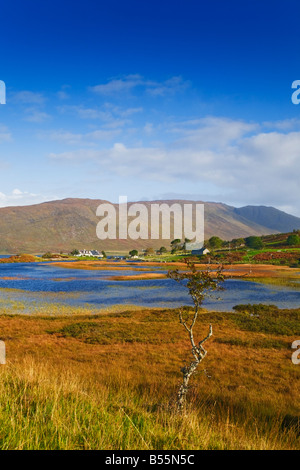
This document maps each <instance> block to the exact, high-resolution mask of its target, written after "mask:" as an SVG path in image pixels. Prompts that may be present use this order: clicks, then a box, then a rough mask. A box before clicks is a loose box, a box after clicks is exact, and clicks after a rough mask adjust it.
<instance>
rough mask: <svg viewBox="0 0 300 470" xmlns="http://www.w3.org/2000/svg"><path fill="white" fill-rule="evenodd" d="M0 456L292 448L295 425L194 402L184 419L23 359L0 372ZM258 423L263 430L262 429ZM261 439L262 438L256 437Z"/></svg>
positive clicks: (130, 390) (139, 394) (131, 394)
mask: <svg viewBox="0 0 300 470" xmlns="http://www.w3.org/2000/svg"><path fill="white" fill-rule="evenodd" d="M0 378H1V381H0V424H1V432H0V448H1V449H2V450H4V449H19V450H21V449H41V450H43V449H121V450H126V449H232V448H238V449H275V448H276V449H278V448H295V444H296V440H295V439H296V432H297V429H296V428H297V423H296V421H295V420H294V421H295V422H294V423H293V425H292V426H287V425H286V424H285V421H287V418H285V419H284V418H282V417H280V416H275V417H274V416H272V417H271V416H270V415H269V413H268V410H267V409H266V410H263V411H264V413H262V411H261V414H263V416H259V415H258V414H257V412H256V416H255V415H253V414H252V413H253V411H254V410H252V409H251V405H250V404H249V403H248V404H247V406H246V407H245V406H244V405H242V404H240V406H241V409H240V410H239V414H237V411H238V410H237V407H233V406H232V405H229V406H227V408H225V407H224V406H222V404H220V403H218V402H216V401H215V402H214V403H212V402H211V403H210V402H209V401H208V402H207V403H205V401H203V402H201V401H200V402H199V401H198V400H195V403H192V405H193V406H190V409H188V410H187V412H186V414H185V415H184V416H178V415H176V414H175V413H174V412H173V411H172V409H171V408H168V407H167V406H162V405H161V404H160V405H158V404H157V403H155V400H153V396H152V397H151V400H149V396H148V397H147V398H148V399H147V400H145V395H146V393H145V391H143V390H142V389H140V390H139V389H135V388H134V387H130V386H129V387H126V388H125V389H123V392H122V393H121V392H120V390H118V391H116V390H113V388H110V387H109V386H108V384H106V385H101V386H98V387H94V386H92V385H91V384H90V383H84V382H83V381H81V380H79V379H78V377H77V376H76V375H75V374H73V373H71V372H70V371H69V370H68V368H65V369H63V370H61V371H60V372H59V373H58V371H57V369H56V368H55V367H53V366H49V364H47V363H43V364H40V363H39V362H36V361H35V360H33V359H32V358H30V357H27V358H26V359H25V360H23V361H22V362H21V363H20V364H18V365H15V366H12V365H11V364H9V365H8V366H7V367H5V368H2V369H1V372H0ZM262 418H263V419H264V422H263V424H262ZM262 431H263V433H262Z"/></svg>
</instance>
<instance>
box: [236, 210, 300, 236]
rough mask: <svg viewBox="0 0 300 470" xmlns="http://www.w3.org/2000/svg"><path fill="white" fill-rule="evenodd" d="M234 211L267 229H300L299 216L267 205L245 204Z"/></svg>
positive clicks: (287, 230)
mask: <svg viewBox="0 0 300 470" xmlns="http://www.w3.org/2000/svg"><path fill="white" fill-rule="evenodd" d="M235 213H236V214H238V215H240V216H242V217H245V219H247V220H249V221H252V222H254V223H255V224H258V225H263V226H264V227H266V228H267V229H269V230H274V231H278V232H292V231H293V230H294V229H296V230H298V229H300V218H299V217H295V216H293V215H290V214H287V213H286V212H283V211H280V210H279V209H275V207H267V206H245V207H240V208H239V209H235Z"/></svg>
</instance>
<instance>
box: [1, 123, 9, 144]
mask: <svg viewBox="0 0 300 470" xmlns="http://www.w3.org/2000/svg"><path fill="white" fill-rule="evenodd" d="M11 141H12V135H11V133H10V131H9V130H8V128H7V127H6V126H2V125H1V124H0V144H2V143H3V142H11Z"/></svg>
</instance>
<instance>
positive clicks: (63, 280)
mask: <svg viewBox="0 0 300 470" xmlns="http://www.w3.org/2000/svg"><path fill="white" fill-rule="evenodd" d="M117 266H118V267H120V266H126V263H125V262H122V263H118V264H117ZM126 268H128V269H126V270H124V271H119V270H109V271H108V270H101V268H100V269H99V270H83V269H66V268H59V267H56V266H51V265H50V264H49V263H47V262H45V263H16V264H9V263H7V264H1V265H0V302H1V304H2V306H3V305H5V302H11V301H14V302H18V301H21V302H25V303H27V304H28V306H30V305H31V304H32V303H34V305H35V308H38V306H39V304H42V303H43V304H45V303H56V304H64V305H72V306H79V307H85V306H89V307H93V308H104V307H108V306H112V305H126V304H127V305H139V306H148V307H178V306H180V305H191V304H192V303H191V300H190V298H189V296H188V295H187V293H186V289H185V288H184V286H181V285H179V284H177V283H176V282H175V281H173V280H171V279H157V280H139V281H131V280H130V278H129V279H128V280H126V281H114V280H108V279H107V277H108V276H120V275H122V276H124V275H128V276H130V275H133V274H137V273H140V272H139V271H137V269H138V268H139V266H138V264H137V265H136V266H126ZM146 272H164V271H161V270H157V269H155V268H150V269H149V271H148V270H147V271H146ZM223 285H224V287H225V290H223V291H220V292H217V293H215V294H214V296H213V297H212V298H209V299H207V300H205V302H204V304H203V306H204V307H205V308H208V309H214V310H219V311H229V310H231V309H232V307H233V306H234V305H237V304H244V303H266V304H275V305H277V306H278V307H281V308H296V307H300V286H299V289H294V288H290V287H277V286H268V285H263V284H260V283H256V282H249V281H242V280H226V281H225V282H224V284H223ZM29 310H30V309H29ZM24 313H26V311H25V312H24Z"/></svg>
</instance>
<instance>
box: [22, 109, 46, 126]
mask: <svg viewBox="0 0 300 470" xmlns="http://www.w3.org/2000/svg"><path fill="white" fill-rule="evenodd" d="M25 113H26V115H25V117H24V121H28V122H36V123H40V122H44V121H47V120H48V119H50V118H51V116H50V114H48V113H45V112H44V111H41V110H39V109H36V108H33V107H32V108H27V109H26V110H25Z"/></svg>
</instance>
